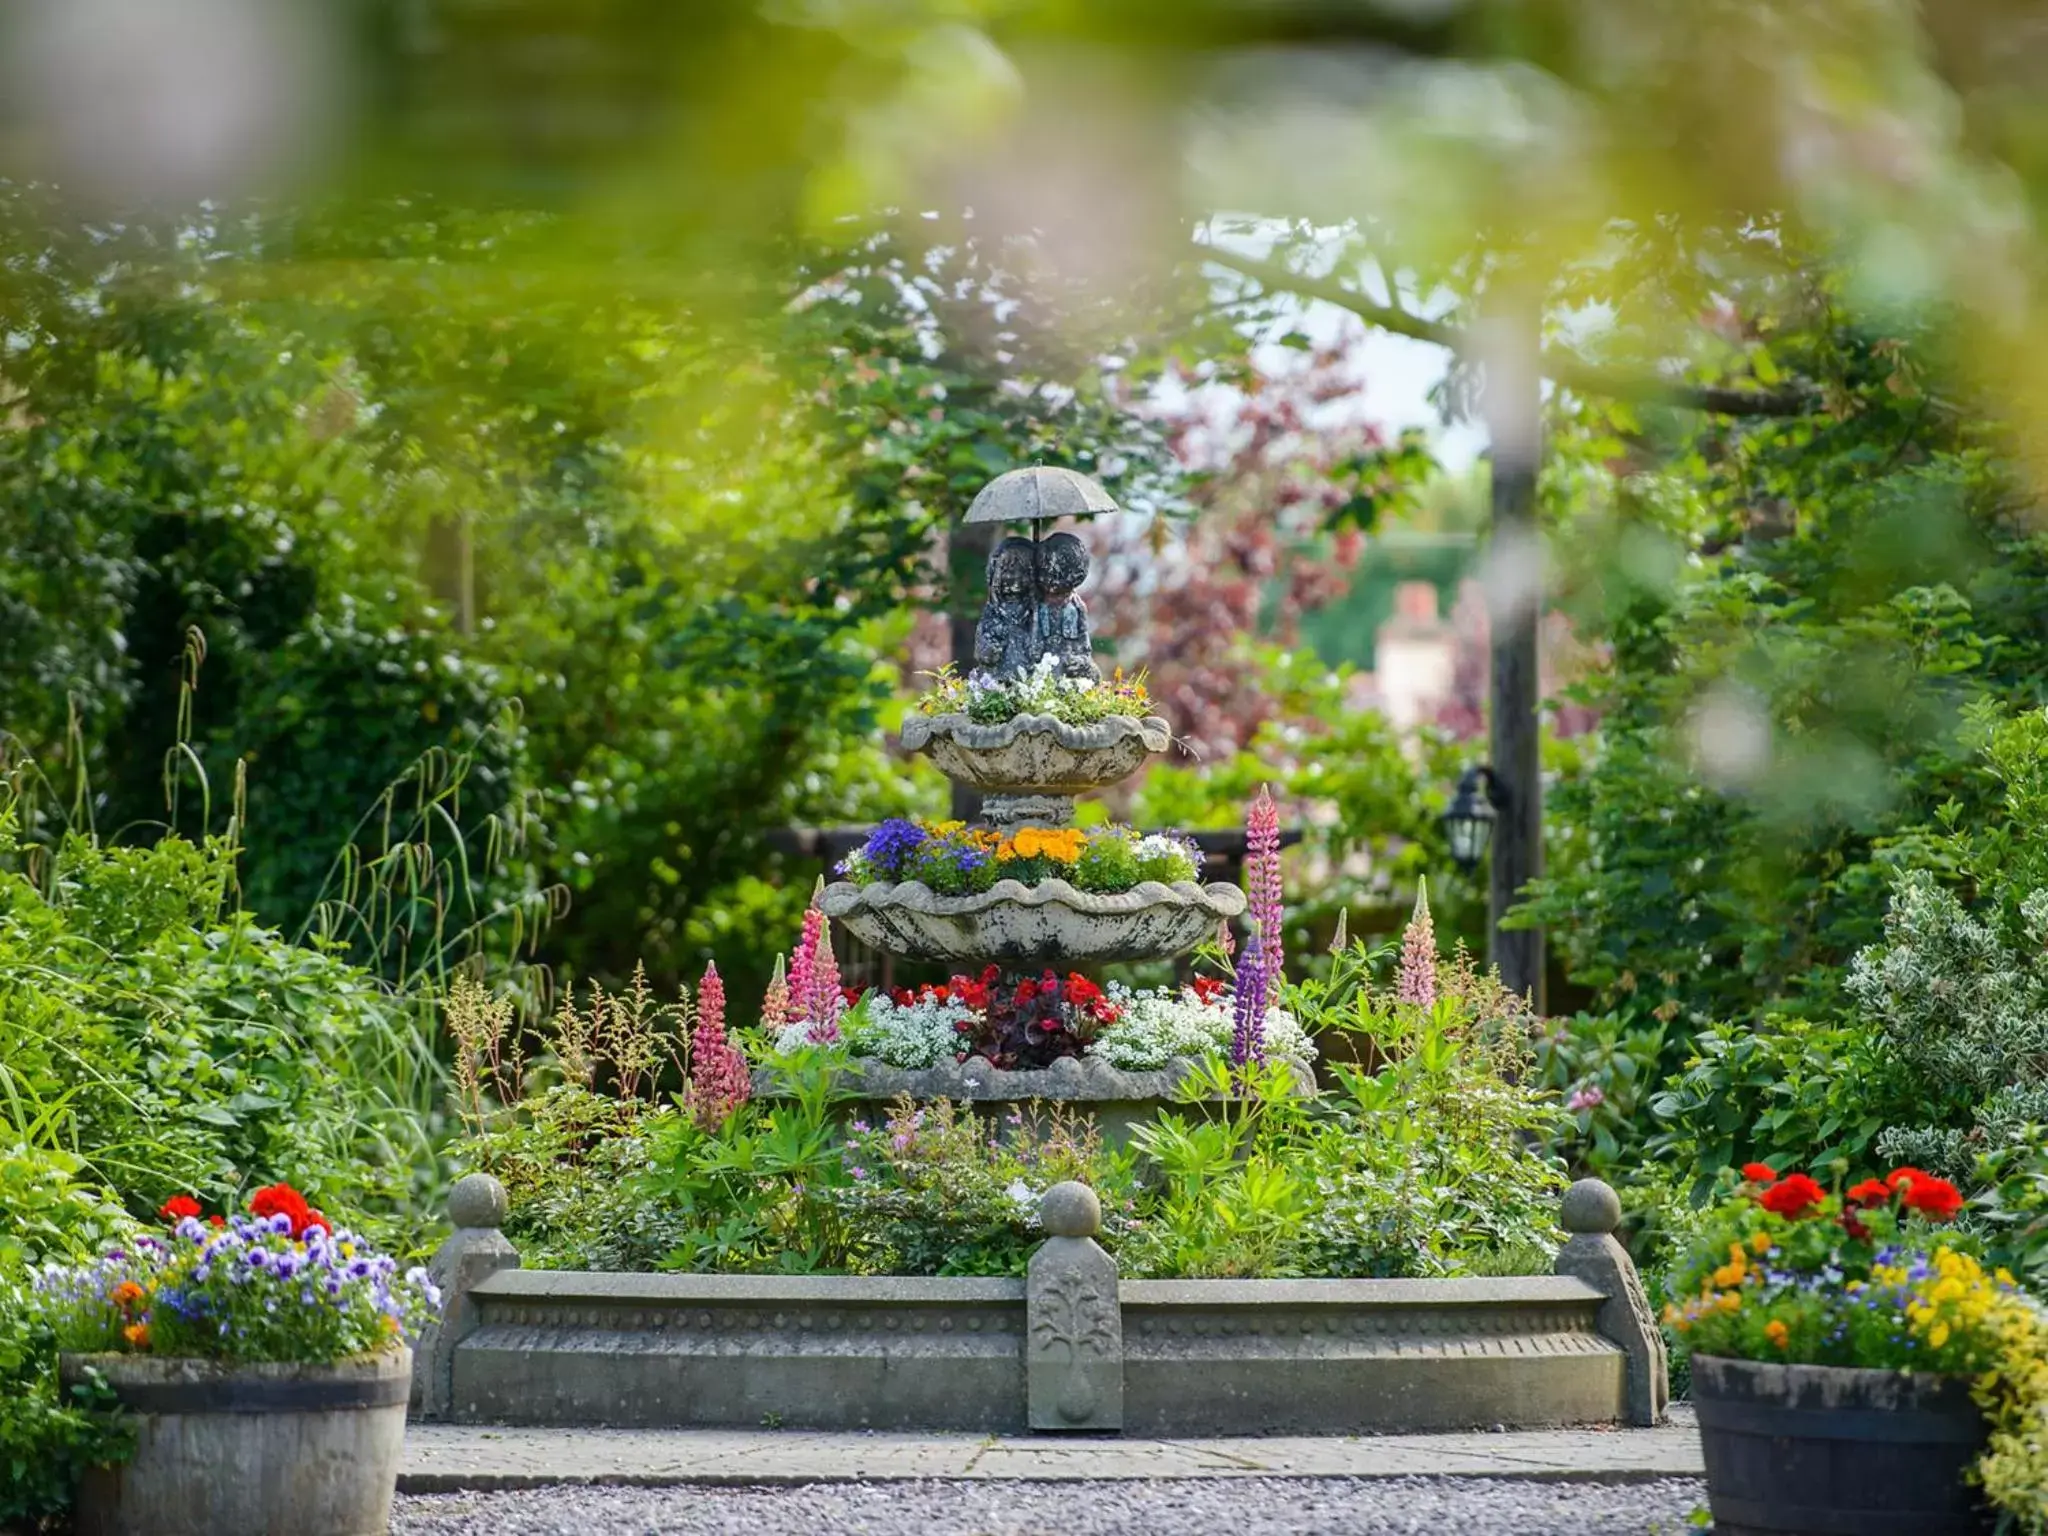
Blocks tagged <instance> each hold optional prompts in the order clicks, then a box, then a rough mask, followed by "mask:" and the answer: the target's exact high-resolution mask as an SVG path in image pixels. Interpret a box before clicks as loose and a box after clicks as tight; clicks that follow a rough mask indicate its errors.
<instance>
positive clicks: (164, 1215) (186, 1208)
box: [156, 1195, 199, 1222]
mask: <svg viewBox="0 0 2048 1536" xmlns="http://www.w3.org/2000/svg"><path fill="white" fill-rule="evenodd" d="M156 1214H157V1216H158V1217H159V1218H160V1219H161V1220H164V1221H168V1222H180V1221H183V1220H184V1219H185V1218H186V1217H187V1216H197V1215H198V1214H199V1202H198V1201H197V1200H194V1199H193V1198H192V1197H191V1196H190V1195H173V1196H171V1198H170V1199H168V1200H166V1201H165V1202H164V1203H163V1204H162V1205H161V1206H159V1207H158V1208H157V1213H156Z"/></svg>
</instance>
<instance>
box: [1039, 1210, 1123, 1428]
mask: <svg viewBox="0 0 2048 1536" xmlns="http://www.w3.org/2000/svg"><path fill="white" fill-rule="evenodd" d="M1038 1218H1039V1220H1040V1222H1041V1223H1043V1225H1044V1227H1045V1230H1046V1239H1045V1241H1044V1243H1042V1244H1041V1245H1040V1246H1039V1249H1038V1251H1037V1252H1036V1253H1034V1254H1032V1255H1031V1266H1030V1268H1029V1270H1028V1271H1027V1272H1026V1275H1025V1280H1024V1318H1025V1333H1024V1375H1025V1383H1026V1392H1027V1397H1028V1405H1027V1411H1028V1417H1029V1422H1030V1425H1031V1427H1032V1428H1033V1429H1053V1430H1060V1429H1066V1430H1074V1429H1092V1430H1120V1429H1122V1428H1123V1426H1124V1325H1123V1312H1122V1309H1121V1308H1120V1306H1119V1305H1118V1302H1117V1289H1116V1260H1114V1259H1112V1258H1111V1257H1110V1256H1109V1255H1108V1254H1107V1253H1105V1252H1103V1251H1102V1248H1101V1247H1100V1245H1098V1244H1097V1243H1096V1241H1095V1234H1096V1233H1097V1232H1100V1231H1101V1230H1102V1203H1101V1202H1100V1201H1099V1200H1097V1199H1096V1198H1095V1191H1094V1190H1092V1189H1090V1188H1089V1187H1088V1186H1087V1185H1086V1184H1076V1183H1072V1182H1069V1183H1065V1184H1055V1185H1054V1186H1053V1187H1052V1188H1051V1189H1048V1190H1047V1191H1046V1192H1045V1194H1044V1195H1043V1196H1042V1197H1041V1198H1040V1200H1039V1202H1038Z"/></svg>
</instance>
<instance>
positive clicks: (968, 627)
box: [946, 521, 1001, 821]
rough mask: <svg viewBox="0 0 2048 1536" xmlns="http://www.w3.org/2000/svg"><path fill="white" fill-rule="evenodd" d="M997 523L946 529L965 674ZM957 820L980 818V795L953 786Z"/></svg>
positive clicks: (952, 608)
mask: <svg viewBox="0 0 2048 1536" xmlns="http://www.w3.org/2000/svg"><path fill="white" fill-rule="evenodd" d="M1000 531H1001V530H1000V528H999V527H998V525H996V524H995V523H962V522H957V521H956V522H955V523H954V524H953V525H952V527H950V528H948V529H947V530H946V614H947V617H948V618H949V619H950V620H951V623H952V631H953V668H954V670H955V671H957V672H958V673H959V674H960V675H961V676H962V677H965V676H966V675H967V674H968V673H969V672H971V671H973V670H974V626H975V624H976V623H977V622H979V620H980V618H981V605H982V601H983V599H984V598H986V597H987V595H988V557H989V552H990V551H991V550H993V549H994V548H995V547H996V534H997V533H998V532H1000ZM951 814H952V817H953V820H955V821H979V820H980V819H981V794H980V792H979V791H978V790H975V789H972V788H970V787H969V786H967V785H965V784H961V783H958V782H956V783H955V784H954V785H953V803H952V813H951Z"/></svg>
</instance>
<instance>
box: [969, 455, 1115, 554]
mask: <svg viewBox="0 0 2048 1536" xmlns="http://www.w3.org/2000/svg"><path fill="white" fill-rule="evenodd" d="M1120 510H1121V509H1120V508H1119V507H1118V506H1117V504H1116V499H1115V498H1114V497H1113V496H1111V495H1110V494H1109V492H1107V491H1105V490H1104V489H1103V488H1102V487H1101V486H1100V485H1098V484H1096V482H1095V481H1093V480H1091V479H1089V478H1088V477H1087V476H1086V475H1084V474H1082V473H1081V472H1080V471H1079V470H1077V469H1048V468H1047V467H1046V466H1044V465H1043V464H1034V465H1032V466H1031V467H1030V468H1028V469H1013V470H1010V471H1009V472H1008V473H1006V474H1001V475H997V476H996V477H995V479H993V480H991V481H989V483H988V484H987V485H984V486H983V487H982V488H981V490H980V491H979V492H978V493H977V494H976V495H975V498H974V500H973V501H972V502H970V503H969V504H968V507H967V516H966V517H965V518H963V519H962V521H963V522H968V523H1032V524H1037V523H1042V522H1045V521H1048V520H1049V519H1052V518H1055V517H1092V516H1094V515H1095V514H1096V513H1098V512H1116V511H1120ZM1032 533H1033V535H1034V536H1035V535H1036V533H1037V529H1036V527H1034V528H1033V529H1032Z"/></svg>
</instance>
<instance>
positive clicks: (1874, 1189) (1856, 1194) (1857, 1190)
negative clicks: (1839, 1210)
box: [1843, 1179, 1892, 1205]
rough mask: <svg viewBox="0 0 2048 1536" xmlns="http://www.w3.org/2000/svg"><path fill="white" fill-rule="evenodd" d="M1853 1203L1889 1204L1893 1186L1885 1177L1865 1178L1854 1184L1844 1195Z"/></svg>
mask: <svg viewBox="0 0 2048 1536" xmlns="http://www.w3.org/2000/svg"><path fill="white" fill-rule="evenodd" d="M1843 1198H1845V1199H1846V1200H1847V1201H1848V1202H1849V1203H1850V1204H1851V1205H1887V1204H1889V1203H1890V1202H1891V1198H1892V1192H1891V1187H1890V1186H1889V1185H1887V1184H1886V1183H1885V1181H1884V1180H1883V1179H1865V1180H1864V1181H1863V1182H1862V1183H1861V1184H1857V1185H1855V1186H1853V1187H1852V1188H1851V1189H1850V1190H1849V1193H1848V1194H1847V1195H1846V1196H1844V1197H1843Z"/></svg>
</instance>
